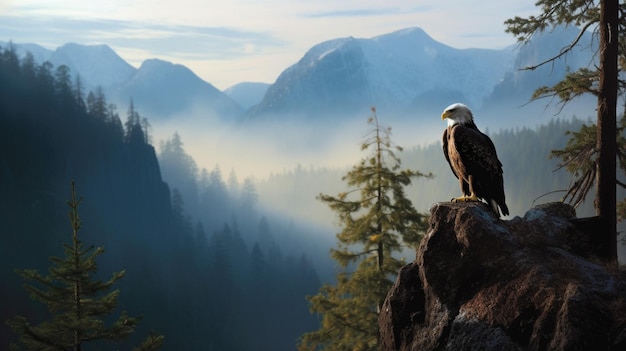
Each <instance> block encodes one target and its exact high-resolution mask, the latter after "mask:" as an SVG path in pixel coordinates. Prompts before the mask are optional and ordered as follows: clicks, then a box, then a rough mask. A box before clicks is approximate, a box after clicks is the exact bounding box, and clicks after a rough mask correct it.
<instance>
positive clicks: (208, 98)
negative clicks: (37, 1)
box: [17, 27, 593, 127]
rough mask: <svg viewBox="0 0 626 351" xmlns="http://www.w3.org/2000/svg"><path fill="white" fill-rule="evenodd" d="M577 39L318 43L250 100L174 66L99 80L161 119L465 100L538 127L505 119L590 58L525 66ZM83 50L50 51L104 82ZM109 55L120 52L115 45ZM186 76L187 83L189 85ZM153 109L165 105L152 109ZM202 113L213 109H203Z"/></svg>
mask: <svg viewBox="0 0 626 351" xmlns="http://www.w3.org/2000/svg"><path fill="white" fill-rule="evenodd" d="M577 33H578V29H576V28H570V27H565V28H557V29H554V30H552V31H550V33H549V35H538V36H537V37H536V38H533V39H531V41H530V42H529V43H527V44H526V45H524V46H521V47H515V46H509V47H507V48H504V49H500V50H493V49H481V48H468V49H456V48H453V47H451V46H448V45H446V44H444V43H441V42H438V41H436V40H434V39H433V38H431V37H430V36H429V35H428V33H426V32H425V31H424V30H423V29H421V28H419V27H411V28H405V29H401V30H398V31H395V32H391V33H385V34H381V35H378V36H375V37H372V38H354V37H345V38H335V39H330V40H327V41H324V42H321V43H318V44H316V45H314V46H313V47H311V48H310V49H309V50H308V51H307V52H306V53H304V55H303V56H302V57H301V59H300V60H298V61H297V62H295V63H294V64H293V65H290V66H289V67H287V68H285V70H284V71H283V72H282V73H281V74H280V75H279V77H278V78H277V80H276V81H275V82H274V83H272V84H269V85H267V86H266V87H263V88H262V89H261V91H262V92H259V91H256V92H252V91H250V92H248V93H245V94H243V95H230V93H232V91H230V92H227V91H223V92H220V91H219V90H218V89H216V88H215V87H213V86H212V85H211V84H210V83H209V82H206V81H204V80H203V79H201V78H200V77H198V76H197V75H195V73H193V71H191V70H189V69H188V68H186V67H185V68H186V69H182V67H184V66H183V65H179V66H177V65H176V64H172V65H173V66H172V65H163V66H162V67H163V69H164V70H170V71H169V73H166V72H156V71H154V72H152V73H153V74H154V76H153V77H152V78H150V79H148V78H146V79H145V81H144V82H145V83H144V86H142V87H139V86H138V85H137V84H138V83H137V80H138V78H137V77H135V75H137V74H145V72H144V71H142V69H141V67H140V68H135V69H134V73H133V75H132V77H131V78H129V79H126V80H125V79H123V77H124V74H122V73H120V72H118V73H117V74H111V73H110V72H109V74H107V79H108V80H106V79H105V78H101V79H100V81H99V82H95V83H94V84H98V85H102V86H105V85H107V84H108V83H115V84H108V85H109V88H107V89H105V93H106V94H107V95H109V96H112V97H114V99H113V102H114V103H116V104H118V105H120V106H122V107H123V106H127V105H128V103H129V101H130V99H131V98H133V99H135V100H136V101H135V103H136V107H137V108H138V109H139V110H140V111H144V110H145V111H146V112H147V114H148V115H149V117H150V118H154V119H157V120H168V119H173V118H178V116H180V115H189V114H201V115H202V114H205V115H210V116H211V118H212V117H216V116H217V118H219V119H220V120H228V121H239V120H242V118H243V120H247V121H251V120H259V121H263V120H266V119H268V118H269V119H273V120H284V119H285V118H288V119H293V120H295V121H298V120H300V121H303V120H307V121H311V123H316V122H315V121H319V120H329V119H330V120H334V119H338V118H340V119H350V118H353V117H355V116H359V117H362V116H363V114H367V111H369V109H370V107H371V106H376V107H377V109H378V110H379V111H383V112H384V113H385V114H386V115H390V116H395V117H394V118H396V119H399V120H407V119H412V118H413V116H415V115H418V116H430V117H432V115H435V114H438V113H440V111H441V109H442V108H443V107H445V106H447V105H448V104H450V103H452V102H457V101H460V102H464V103H466V104H467V105H469V106H470V107H472V109H473V110H474V112H475V114H476V115H477V116H484V118H482V119H483V120H484V121H486V122H487V124H492V123H493V124H495V120H496V119H497V120H498V122H497V123H498V125H502V126H504V127H516V126H517V127H519V126H532V123H534V121H532V118H515V117H513V116H511V117H509V118H508V119H507V120H506V121H503V120H501V117H500V116H502V115H507V116H510V115H511V113H513V114H515V115H519V114H526V115H532V116H537V115H549V114H550V113H546V112H545V111H543V112H542V111H541V108H544V107H545V106H544V104H539V103H537V102H535V103H531V104H530V105H533V106H534V108H528V107H527V106H526V104H527V103H528V101H529V99H530V97H531V94H532V92H533V90H534V89H536V88H538V87H540V86H543V85H551V84H554V82H556V81H558V80H560V79H562V78H563V77H564V74H565V72H566V71H567V70H568V69H572V70H573V69H576V68H578V67H580V66H583V65H585V64H589V63H590V62H592V61H593V59H592V57H593V55H592V53H591V52H584V50H582V49H581V48H577V49H576V50H573V51H572V52H571V53H570V54H568V56H567V58H566V59H563V60H558V61H557V62H556V63H555V65H556V66H553V68H552V70H551V71H550V68H549V67H544V68H541V69H538V70H536V71H533V72H522V71H520V70H519V68H520V66H525V65H528V64H533V63H538V62H540V60H539V58H541V57H547V56H549V55H550V54H551V53H553V51H554V47H555V45H557V44H558V43H567V42H568V41H567V40H570V39H571V38H573V37H572V35H577ZM587 39H588V38H585V40H587ZM19 45H20V44H17V46H18V47H19ZM29 45H31V48H35V49H36V50H35V51H37V50H38V52H39V53H38V54H37V55H34V56H37V57H42V56H44V55H45V49H44V51H42V50H39V49H38V48H37V47H36V46H32V45H33V44H29ZM77 45H78V46H80V45H79V44H66V45H64V46H62V47H60V48H57V50H55V51H50V52H51V53H52V54H51V55H53V54H54V53H57V52H61V53H64V55H65V56H63V55H61V54H57V55H56V56H58V60H57V61H58V62H57V63H58V64H67V65H68V66H70V67H71V68H75V69H76V71H77V73H78V74H79V75H80V76H81V78H85V80H87V81H90V82H91V81H93V80H97V79H95V78H93V77H94V75H95V73H94V71H93V70H92V71H89V70H88V69H86V68H85V67H86V66H88V65H86V64H84V63H80V62H78V63H77V62H73V61H72V60H74V59H75V58H74V57H72V55H74V54H72V51H77V50H76V49H77V48H76V46H77ZM83 47H87V48H89V50H92V51H97V50H104V48H108V49H110V48H109V47H108V46H106V45H99V46H83ZM42 52H43V53H42ZM110 52H111V53H114V51H113V50H112V49H110ZM74 56H76V55H74ZM101 56H102V55H101ZM109 56H110V57H108V58H107V60H108V61H112V60H114V59H115V56H117V55H116V54H115V55H112V54H111V55H109ZM63 57H65V58H63ZM118 57H119V56H118ZM62 58H63V59H62ZM76 59H77V58H76ZM149 60H150V59H148V60H146V61H148V62H149ZM157 60H158V59H157ZM122 61H123V60H122ZM146 61H144V63H146ZM161 62H166V61H163V60H161ZM100 64H101V65H102V66H104V67H105V68H106V67H108V66H107V65H106V64H104V63H100ZM126 65H128V64H126ZM126 65H123V64H122V65H121V66H120V67H125V68H124V69H126V70H127V71H126V74H127V73H128V72H129V71H130V69H129V68H128V67H129V66H130V65H128V66H126ZM142 66H143V64H142ZM181 66H182V67H181ZM130 67H132V66H130ZM554 67H557V68H556V69H555V68H554ZM176 68H178V69H176ZM546 69H547V70H548V72H546ZM119 70H121V68H120V69H119ZM172 70H175V71H176V72H172ZM101 71H102V72H104V71H106V69H102V70H101ZM190 72H191V73H192V74H189V73H190ZM168 74H169V80H164V81H162V82H161V84H154V83H152V84H149V83H148V82H154V81H159V78H158V77H157V76H158V75H168ZM101 75H104V73H102V74H101ZM180 76H186V77H187V78H186V80H184V79H182V78H181V77H180ZM113 77H118V78H113ZM119 77H122V78H119ZM179 79H180V80H179ZM240 93H241V91H240ZM135 95H137V96H135ZM235 96H236V99H234V97H235ZM147 97H153V98H151V99H148V98H147ZM154 97H158V98H154ZM148 100H149V101H148ZM235 100H237V101H235ZM155 104H156V105H158V106H151V105H155ZM243 105H245V106H243ZM513 106H514V107H515V109H512V107H513ZM522 107H523V108H522ZM203 109H206V110H207V112H206V113H203V112H202V110H203ZM544 110H545V108H544ZM592 110H593V107H590V106H589V101H585V102H583V103H581V104H578V105H577V106H576V107H575V108H572V109H570V110H567V109H566V110H565V112H567V113H576V112H578V113H580V111H592ZM244 111H247V112H244ZM512 111H513V112H512ZM430 117H429V118H430ZM582 117H585V116H584V115H583V116H582ZM211 118H209V117H207V118H206V119H211Z"/></svg>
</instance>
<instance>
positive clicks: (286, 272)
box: [0, 27, 625, 350]
mask: <svg viewBox="0 0 626 351" xmlns="http://www.w3.org/2000/svg"><path fill="white" fill-rule="evenodd" d="M576 35H578V31H577V30H576V29H575V28H569V27H567V28H559V29H555V30H554V31H553V32H551V33H549V37H550V39H548V38H547V37H548V36H546V37H543V36H537V37H535V38H533V39H532V40H531V41H530V42H529V43H528V44H526V45H523V46H514V47H507V48H504V49H501V50H493V49H481V48H476V49H456V48H453V47H450V46H447V45H445V44H443V43H440V42H437V41H435V40H434V39H432V38H431V37H430V36H428V34H427V33H426V32H425V31H423V30H422V29H420V28H407V29H404V30H400V31H396V32H392V33H387V34H382V35H380V36H376V37H373V38H368V39H363V38H352V37H347V38H336V39H332V40H329V41H326V42H322V43H319V44H317V45H315V46H313V47H312V48H310V50H308V51H307V52H305V53H303V56H302V58H301V59H300V60H299V61H297V62H294V63H293V65H291V66H289V67H286V68H285V70H284V71H283V72H282V73H281V74H280V75H279V76H278V77H277V79H276V80H275V81H274V82H242V83H240V84H237V85H235V86H233V87H230V88H228V89H224V91H220V90H219V89H217V88H215V87H214V86H213V85H212V84H211V83H210V82H206V81H204V80H202V79H201V78H200V77H199V76H198V75H196V74H195V73H194V72H192V71H191V70H190V69H188V68H187V67H185V66H183V65H180V64H176V63H172V62H167V61H164V60H161V59H158V58H153V59H150V60H146V61H145V62H143V64H141V66H140V67H133V66H132V65H130V64H129V63H127V62H126V61H125V60H124V59H122V58H121V57H120V56H119V55H117V54H116V53H115V51H113V50H112V49H111V48H110V47H108V46H106V45H81V44H76V43H69V44H66V45H63V46H61V47H59V48H57V49H56V50H48V49H45V48H43V47H42V46H39V45H37V44H34V43H29V44H27V43H9V42H3V43H2V42H0V47H1V48H2V50H3V51H5V53H4V54H3V55H2V57H1V59H0V62H1V63H2V65H0V69H1V70H2V71H1V72H0V73H2V74H0V80H2V85H0V98H1V99H0V143H1V144H0V146H2V148H0V189H1V190H2V191H3V194H5V196H4V197H3V199H2V200H1V201H0V209H1V210H2V211H0V226H1V227H2V228H4V229H3V230H4V232H3V235H2V239H1V240H2V241H0V262H2V265H0V267H3V268H2V269H0V277H2V278H3V280H4V281H6V282H7V283H6V287H7V288H6V294H7V295H6V296H7V299H6V301H15V303H12V306H4V305H3V308H1V309H0V310H2V311H3V314H2V315H0V319H4V320H6V319H7V318H9V317H10V316H12V315H15V314H17V313H21V312H20V311H21V310H27V311H29V313H30V314H31V315H33V316H37V317H38V318H39V317H41V316H43V315H44V312H43V311H42V310H40V309H36V308H34V309H31V308H30V307H28V306H29V300H28V296H26V294H24V292H23V289H22V287H21V284H22V282H21V281H20V280H19V279H18V277H17V276H16V275H15V274H14V272H13V271H12V270H13V269H15V268H19V269H23V268H37V269H39V270H42V271H43V270H45V269H46V267H48V263H49V261H47V257H49V256H51V255H57V254H60V253H59V252H60V251H61V250H62V248H61V243H64V242H66V239H67V237H68V235H67V229H68V228H67V227H68V226H67V222H66V218H67V215H66V213H67V209H66V207H64V206H65V205H66V200H67V197H68V196H69V194H68V191H67V190H68V185H69V184H70V182H71V181H76V183H77V185H78V189H79V192H80V195H81V196H82V197H83V198H84V207H82V208H81V210H84V215H82V216H81V218H82V220H83V222H84V233H85V234H84V239H83V240H84V242H86V243H87V242H88V243H89V244H90V245H91V244H93V245H103V246H104V247H106V250H107V251H106V254H105V255H104V256H103V261H102V263H101V266H100V267H101V269H102V270H103V271H104V272H105V273H104V275H105V276H107V275H108V274H109V272H111V271H115V270H117V271H119V270H122V269H126V270H127V272H128V274H127V278H125V281H124V282H123V284H122V286H121V288H120V290H121V291H122V294H121V296H122V301H121V303H120V305H121V306H124V308H128V307H132V312H133V313H136V312H138V313H143V314H144V318H145V320H146V325H145V327H142V329H140V331H142V332H147V331H148V330H158V331H160V332H162V333H164V334H165V335H166V345H167V346H169V348H167V349H173V348H174V345H176V348H178V349H190V350H191V349H207V350H213V349H215V350H222V349H233V350H248V349H259V350H287V349H292V348H293V345H294V343H295V341H296V340H297V338H298V336H299V335H301V334H302V333H304V332H306V331H310V330H313V329H315V328H316V327H317V326H318V325H319V323H320V320H319V319H318V318H317V316H316V315H311V314H310V313H309V310H308V307H309V306H308V304H307V301H306V300H305V298H304V296H309V295H312V294H315V293H316V292H317V290H318V289H319V287H320V286H321V284H322V283H325V282H330V281H332V280H333V279H335V278H334V276H335V274H336V273H337V271H338V267H337V264H336V263H335V262H333V261H332V260H331V258H330V257H329V250H330V248H331V247H333V245H334V243H335V241H336V239H335V235H336V234H337V233H338V232H339V231H340V230H341V228H340V226H339V225H338V222H337V218H336V214H335V213H333V212H332V211H331V210H330V209H329V208H328V205H327V204H325V203H323V202H321V201H319V200H318V199H317V197H318V196H319V195H320V194H321V193H323V194H328V195H336V194H339V193H341V192H345V191H347V190H349V189H348V185H347V184H346V183H345V182H344V181H343V180H342V178H343V177H344V175H345V174H346V172H348V171H349V170H350V169H351V168H352V167H353V166H354V165H356V164H357V163H358V162H359V161H360V160H361V159H363V158H365V157H367V156H368V152H369V151H366V152H364V151H363V150H361V144H362V143H363V141H364V140H365V139H366V138H367V137H368V136H369V134H368V133H371V126H370V125H368V118H369V117H370V116H372V113H373V111H372V108H373V107H375V113H376V115H377V117H378V120H379V121H380V123H381V125H382V126H385V127H390V128H391V140H392V141H393V143H394V144H395V145H398V146H401V147H402V148H403V151H401V152H399V153H398V156H399V158H400V159H401V161H402V168H409V169H412V170H417V171H420V172H422V173H425V174H429V173H431V174H432V175H433V176H432V177H423V178H418V179H415V180H414V181H413V182H412V184H411V185H410V186H408V187H407V189H406V191H407V197H408V198H409V199H410V200H411V202H412V204H413V206H414V207H415V208H416V209H417V210H418V211H419V212H421V213H426V214H427V213H428V210H429V208H430V207H431V206H432V204H434V203H437V202H441V201H448V200H449V199H451V198H452V197H456V196H459V195H460V189H459V184H458V180H457V179H456V178H455V177H454V175H453V174H452V172H451V171H450V167H449V165H448V164H447V163H446V160H445V158H444V155H443V152H442V146H441V141H440V140H441V136H442V133H443V130H444V128H445V127H446V123H445V122H444V121H442V120H441V112H442V111H443V109H444V108H445V107H447V106H448V105H450V104H452V103H454V102H463V103H466V104H467V105H468V106H469V107H470V108H471V109H472V111H473V112H474V116H475V121H476V124H477V125H478V127H479V128H480V129H481V130H482V131H483V132H485V133H487V134H488V135H489V136H490V137H491V138H492V140H493V142H494V144H495V146H496V149H497V151H498V156H499V157H500V160H501V161H502V164H503V169H504V188H505V192H506V197H507V204H508V205H509V208H510V210H511V215H510V216H509V217H508V218H506V219H510V218H513V217H515V216H523V215H524V213H525V212H526V211H527V210H528V209H529V208H530V207H532V206H533V205H536V204H537V203H542V202H549V201H559V200H560V199H561V197H562V196H563V194H564V190H565V189H567V187H568V186H569V184H570V181H571V176H570V175H569V174H568V173H567V172H566V171H565V170H564V169H560V168H559V164H558V160H556V159H549V157H548V156H549V154H550V151H552V150H555V149H559V148H563V147H564V146H565V144H566V143H567V140H568V136H567V135H566V132H567V131H575V130H578V129H579V128H580V126H581V125H582V124H584V123H589V121H591V120H593V118H594V116H595V107H596V101H595V99H592V98H586V97H583V98H581V99H579V100H577V101H574V102H572V103H570V104H567V105H565V106H560V105H558V104H557V103H556V102H555V101H548V100H537V101H533V102H529V99H530V97H531V95H532V93H533V91H534V90H535V89H537V88H538V87H541V86H545V85H548V86H549V85H552V84H554V83H556V82H558V81H560V80H561V79H562V78H563V77H564V76H565V74H566V72H568V71H569V70H574V69H576V68H578V67H585V66H587V65H592V64H593V63H594V59H595V58H594V57H593V52H594V51H595V50H594V49H593V48H592V47H589V46H580V47H576V49H575V50H573V51H572V52H570V53H569V54H568V55H566V57H564V58H563V59H559V60H557V61H556V62H555V63H554V64H553V65H551V66H550V67H545V66H542V67H539V68H537V69H536V70H533V71H526V70H520V69H521V68H524V67H527V66H529V65H533V64H536V63H538V62H541V61H543V60H545V58H546V57H549V55H551V54H553V50H554V47H555V45H556V44H555V43H563V42H569V40H571V38H573V37H575V36H576ZM589 35H590V34H589ZM555 38H556V39H555ZM583 42H586V43H588V42H592V43H593V40H591V38H590V37H586V38H585V40H583ZM27 53H30V55H29V54H27ZM12 55H15V57H13V56H12ZM45 62H50V63H51V65H50V66H48V65H46V64H45ZM59 67H65V68H66V69H59ZM31 71H32V72H31ZM33 72H34V73H33ZM31 73H32V74H31ZM5 83H6V84H5ZM77 86H80V87H81V89H82V90H81V89H78V88H76V87H77ZM64 89H65V90H64ZM89 92H92V94H89ZM81 94H82V95H81ZM76 96H79V97H80V96H82V99H81V98H76ZM35 100H36V101H37V103H36V104H33V103H32V102H33V101H35ZM83 100H84V101H83ZM17 150H19V151H20V152H16V151H17ZM18 154H19V155H20V156H19V157H18V156H17V155H18ZM624 196H625V194H624V192H623V191H620V192H618V198H619V199H622V198H624ZM591 202H592V200H591V199H588V200H587V201H585V203H584V204H583V205H582V206H581V207H579V208H578V209H577V211H578V216H589V215H592V214H593V209H592V203H591ZM35 218H36V219H38V220H33V219H35ZM620 250H621V251H624V246H622V247H621V248H620ZM414 254H415V253H414V252H413V251H411V250H406V251H405V252H403V256H404V259H405V260H407V261H409V260H412V259H413V257H414ZM620 255H621V257H624V252H620ZM146 287H149V288H148V289H149V290H150V291H149V294H150V298H149V299H148V298H146V294H147V293H146ZM5 307H6V308H5ZM251 315H253V316H255V318H250V316H251ZM172 320H177V321H178V320H184V321H186V322H188V323H187V324H185V328H181V327H179V326H178V324H177V325H173V324H172V322H171V321H172ZM207 330H209V331H210V334H211V335H210V338H206V337H203V336H206V334H207V332H206V331H207ZM277 330H280V333H277V332H276V331H277ZM234 331H237V332H239V333H243V334H244V335H246V338H241V337H240V336H241V334H237V333H235V332H234ZM276 334H280V335H279V336H276ZM12 337H13V336H11V335H9V333H8V332H7V331H1V332H0V344H8V340H11V339H12Z"/></svg>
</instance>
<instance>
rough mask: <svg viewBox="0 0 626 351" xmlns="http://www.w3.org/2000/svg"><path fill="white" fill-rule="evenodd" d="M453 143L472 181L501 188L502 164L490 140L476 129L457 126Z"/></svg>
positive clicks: (484, 185)
mask: <svg viewBox="0 0 626 351" xmlns="http://www.w3.org/2000/svg"><path fill="white" fill-rule="evenodd" d="M454 142H455V145H456V147H457V149H458V150H459V154H460V155H461V160H462V162H463V164H464V165H465V167H466V169H467V172H468V173H469V174H473V175H474V179H475V180H478V181H480V182H488V183H489V184H478V185H479V186H480V187H481V188H483V189H484V188H485V187H486V186H490V187H495V188H496V189H497V188H502V164H501V163H500V160H498V156H497V154H496V148H495V146H494V145H493V142H492V141H491V139H490V138H489V137H488V136H487V135H485V134H483V133H481V132H480V131H479V130H477V129H472V128H467V127H462V126H459V127H457V128H455V129H454Z"/></svg>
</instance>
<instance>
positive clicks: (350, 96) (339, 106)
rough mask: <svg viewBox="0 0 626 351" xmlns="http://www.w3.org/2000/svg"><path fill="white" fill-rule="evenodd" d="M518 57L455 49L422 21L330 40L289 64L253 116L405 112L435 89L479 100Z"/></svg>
mask: <svg viewBox="0 0 626 351" xmlns="http://www.w3.org/2000/svg"><path fill="white" fill-rule="evenodd" d="M514 58H515V56H514V54H513V53H512V52H511V51H510V50H487V49H465V50H460V49H455V48H452V47H450V46H447V45H444V44H442V43H439V42H437V41H435V40H433V39H432V38H431V37H429V36H428V35H427V34H426V33H425V32H424V31H423V30H422V29H420V28H409V29H405V30H400V31H397V32H393V33H390V34H386V35H381V36H378V37H374V38H371V39H356V38H352V37H349V38H341V39H335V40H330V41H326V42H323V43H321V44H318V45H316V46H314V47H313V48H311V49H310V50H309V51H308V52H307V53H306V54H305V55H304V57H302V59H301V60H300V61H299V62H297V63H296V64H294V65H293V66H291V67H289V68H287V69H286V70H285V71H284V72H283V73H282V74H281V75H280V76H279V77H278V79H277V81H276V83H274V84H273V85H272V86H271V87H270V88H269V89H268V91H267V93H266V94H265V98H264V99H263V101H262V102H261V103H260V104H259V105H257V106H255V107H254V108H253V109H251V111H250V112H249V116H250V117H252V118H256V117H259V116H263V115H271V114H289V115H294V114H297V115H301V116H319V115H325V114H337V113H351V112H352V113H356V114H359V115H362V114H363V111H367V110H368V109H369V107H370V106H376V107H377V108H379V109H387V110H389V111H391V112H394V113H399V112H401V113H403V112H406V110H407V109H408V108H410V107H411V103H412V102H414V101H419V100H420V99H424V98H426V97H428V94H430V93H432V92H445V94H447V95H450V96H459V97H464V98H465V99H466V102H467V103H469V104H472V105H479V104H480V102H481V101H482V99H483V98H485V97H486V96H487V95H488V94H490V93H491V89H492V88H493V86H494V85H495V84H497V83H498V82H499V81H500V80H501V79H502V77H503V76H504V74H505V73H506V72H507V71H509V70H511V67H512V66H513V62H514ZM440 109H441V107H439V110H440Z"/></svg>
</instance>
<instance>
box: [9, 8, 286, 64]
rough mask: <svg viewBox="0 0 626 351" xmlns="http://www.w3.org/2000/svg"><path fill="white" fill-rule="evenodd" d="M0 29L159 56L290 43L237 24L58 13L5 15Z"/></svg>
mask: <svg viewBox="0 0 626 351" xmlns="http://www.w3.org/2000/svg"><path fill="white" fill-rule="evenodd" d="M0 32H2V33H4V36H6V38H2V39H7V40H11V39H13V38H14V37H15V38H20V39H19V41H20V42H25V41H26V40H27V41H32V42H36V43H38V44H41V45H44V46H48V47H51V46H54V47H56V46H60V45H62V44H64V43H67V42H78V43H84V44H96V43H105V44H108V45H110V46H112V47H119V48H132V49H135V50H141V51H146V52H151V53H153V55H156V56H161V55H163V54H164V53H166V54H167V55H168V56H179V57H182V58H192V59H193V58H203V59H229V58H237V57H241V56H247V55H252V54H255V53H256V51H255V50H260V49H259V48H272V47H282V46H284V45H286V43H285V42H284V41H282V40H280V39H277V38H275V37H274V36H272V35H271V34H268V33H265V32H260V31H259V32H255V31H246V30H240V29H237V28H228V27H210V26H191V25H171V24H161V23H153V22H141V21H124V20H112V19H77V18H70V17H59V16H55V17H32V16H29V17H28V18H27V17H21V16H0ZM251 44H253V45H251ZM251 48H256V49H255V50H251Z"/></svg>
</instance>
